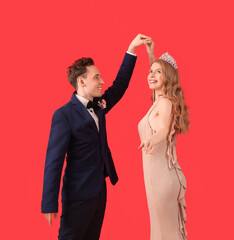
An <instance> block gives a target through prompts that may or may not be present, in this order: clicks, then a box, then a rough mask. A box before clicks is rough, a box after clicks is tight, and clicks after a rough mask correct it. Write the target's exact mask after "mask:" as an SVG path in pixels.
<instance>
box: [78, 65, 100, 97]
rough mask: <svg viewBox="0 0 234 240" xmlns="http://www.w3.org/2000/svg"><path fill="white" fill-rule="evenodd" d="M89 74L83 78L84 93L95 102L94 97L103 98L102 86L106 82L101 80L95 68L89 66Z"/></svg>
mask: <svg viewBox="0 0 234 240" xmlns="http://www.w3.org/2000/svg"><path fill="white" fill-rule="evenodd" d="M86 69H87V72H86V74H85V77H84V78H83V83H84V84H83V85H82V88H83V93H84V95H85V97H86V98H87V99H89V100H91V101H92V100H93V98H94V97H101V96H102V85H103V84H104V81H103V80H102V79H101V74H100V72H99V70H98V69H97V68H96V67H95V66H94V65H91V66H87V67H86Z"/></svg>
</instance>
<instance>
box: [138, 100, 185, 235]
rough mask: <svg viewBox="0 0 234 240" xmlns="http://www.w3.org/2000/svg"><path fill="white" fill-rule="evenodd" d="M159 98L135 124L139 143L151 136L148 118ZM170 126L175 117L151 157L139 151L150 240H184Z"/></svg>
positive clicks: (181, 187)
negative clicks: (148, 218)
mask: <svg viewBox="0 0 234 240" xmlns="http://www.w3.org/2000/svg"><path fill="white" fill-rule="evenodd" d="M160 99H161V98H160ZM160 99H159V100H157V101H155V102H154V104H153V105H152V107H151V108H150V109H149V111H148V113H147V114H146V115H145V116H144V118H143V119H142V120H141V121H140V122H139V124H138V131H139V135H140V139H141V142H143V141H145V140H146V139H148V138H150V137H151V136H152V135H153V133H154V130H153V128H152V126H151V125H150V122H149V116H150V114H151V113H152V111H153V110H154V109H155V108H156V107H157V104H158V102H159V101H160ZM174 125H175V118H174V119H173V120H172V123H171V126H170V130H169V129H167V131H168V132H169V133H168V135H167V138H165V139H163V140H162V141H160V143H159V144H157V145H156V147H155V152H154V154H149V153H148V154H145V152H144V151H142V155H143V171H144V181H145V189H146V196H147V203H148V208H149V215H150V239H151V240H186V239H187V237H186V236H187V232H186V229H185V222H186V221H187V220H186V214H185V209H186V203H185V199H184V195H185V191H186V179H185V177H184V174H183V173H182V170H181V168H180V166H179V164H178V161H177V156H176V149H175V145H176V135H175V130H174Z"/></svg>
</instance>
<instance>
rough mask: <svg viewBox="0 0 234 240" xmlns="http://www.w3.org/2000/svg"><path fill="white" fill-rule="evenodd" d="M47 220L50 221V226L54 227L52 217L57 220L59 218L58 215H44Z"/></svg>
mask: <svg viewBox="0 0 234 240" xmlns="http://www.w3.org/2000/svg"><path fill="white" fill-rule="evenodd" d="M43 214H44V216H45V218H46V219H47V220H48V222H49V225H50V226H52V216H53V214H54V218H55V219H57V218H58V213H43Z"/></svg>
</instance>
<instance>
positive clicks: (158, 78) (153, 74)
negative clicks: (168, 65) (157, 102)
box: [148, 62, 164, 90]
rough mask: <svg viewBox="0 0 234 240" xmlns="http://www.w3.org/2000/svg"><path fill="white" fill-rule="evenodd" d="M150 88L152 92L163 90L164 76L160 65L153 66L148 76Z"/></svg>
mask: <svg viewBox="0 0 234 240" xmlns="http://www.w3.org/2000/svg"><path fill="white" fill-rule="evenodd" d="M148 84H149V88H150V89H152V90H162V88H163V85H164V75H163V72H162V67H161V65H160V64H159V63H157V62H155V63H153V64H152V65H151V68H150V71H149V75H148Z"/></svg>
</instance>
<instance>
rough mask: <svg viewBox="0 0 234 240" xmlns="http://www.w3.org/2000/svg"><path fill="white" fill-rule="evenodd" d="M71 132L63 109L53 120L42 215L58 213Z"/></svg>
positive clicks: (56, 113)
mask: <svg viewBox="0 0 234 240" xmlns="http://www.w3.org/2000/svg"><path fill="white" fill-rule="evenodd" d="M70 137H71V130H70V126H69V122H68V119H67V117H66V116H65V114H64V113H63V112H62V110H61V109H58V110H57V111H55V113H54V115H53V118H52V125H51V130H50V137H49V143H48V147H47V153H46V162H45V170H44V183H43V194H42V203H41V212H42V213H53V212H58V194H59V188H60V180H61V173H62V169H63V164H64V158H65V155H66V153H67V149H68V145H69V141H70Z"/></svg>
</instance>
